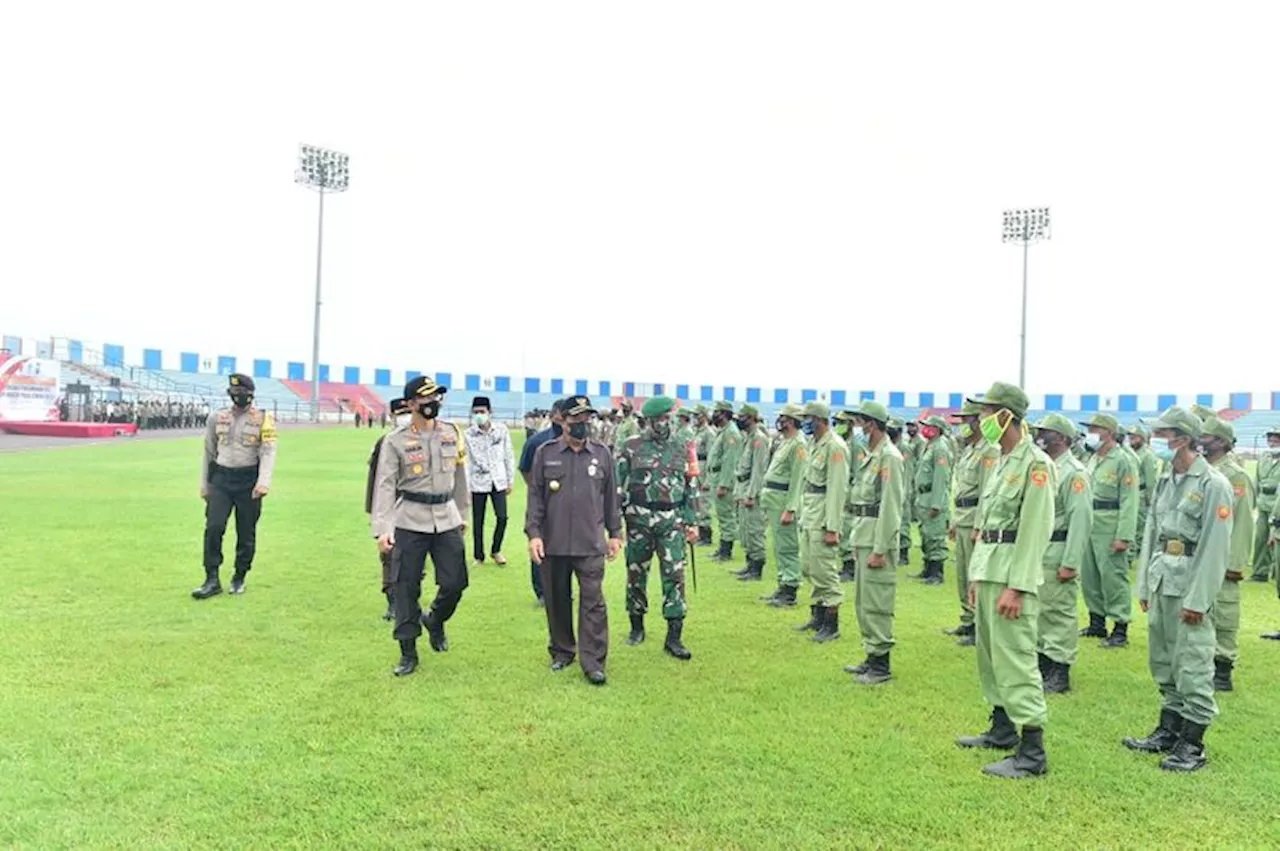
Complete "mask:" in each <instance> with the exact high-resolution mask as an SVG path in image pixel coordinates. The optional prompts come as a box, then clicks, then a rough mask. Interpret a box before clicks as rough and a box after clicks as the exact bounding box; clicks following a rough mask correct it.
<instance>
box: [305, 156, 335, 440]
mask: <svg viewBox="0 0 1280 851" xmlns="http://www.w3.org/2000/svg"><path fill="white" fill-rule="evenodd" d="M347 180H348V172H347V155H346V154H341V153H338V152H337V151H330V150H327V149H325V148H317V147H315V146H314V145H299V146H298V168H297V170H296V171H294V173H293V182H294V183H298V184H301V185H302V186H305V187H307V188H308V189H314V190H316V192H318V193H319V195H320V221H319V224H318V226H317V229H316V315H315V326H314V328H313V329H312V338H311V421H312V422H320V268H321V259H322V258H323V256H324V194H325V193H326V192H346V191H347Z"/></svg>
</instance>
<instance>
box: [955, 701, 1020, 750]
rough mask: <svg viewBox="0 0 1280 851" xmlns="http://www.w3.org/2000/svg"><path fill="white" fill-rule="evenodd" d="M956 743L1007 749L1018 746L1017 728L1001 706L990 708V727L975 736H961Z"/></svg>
mask: <svg viewBox="0 0 1280 851" xmlns="http://www.w3.org/2000/svg"><path fill="white" fill-rule="evenodd" d="M956 744H957V745H959V746H960V747H962V748H991V749H992V750H998V751H1008V750H1013V749H1014V748H1016V747H1017V746H1018V728H1016V727H1014V726H1013V722H1012V721H1010V720H1009V714H1008V713H1007V712H1005V711H1004V707H1003V706H997V707H995V708H994V709H992V710H991V728H990V729H988V730H987V731H986V732H985V733H979V734H978V735H976V736H961V737H960V738H958V739H956Z"/></svg>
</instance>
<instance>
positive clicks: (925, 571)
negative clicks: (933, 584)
mask: <svg viewBox="0 0 1280 851" xmlns="http://www.w3.org/2000/svg"><path fill="white" fill-rule="evenodd" d="M903 564H906V562H903ZM932 569H933V562H931V561H925V562H922V565H921V567H920V572H919V573H912V574H910V575H908V576H907V578H908V579H919V580H921V581H923V580H925V579H928V578H929V574H930V572H931V571H932Z"/></svg>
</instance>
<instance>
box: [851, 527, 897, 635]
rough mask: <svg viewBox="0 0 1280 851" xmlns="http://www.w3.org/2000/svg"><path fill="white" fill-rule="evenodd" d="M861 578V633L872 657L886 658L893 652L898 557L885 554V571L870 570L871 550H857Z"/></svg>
mask: <svg viewBox="0 0 1280 851" xmlns="http://www.w3.org/2000/svg"><path fill="white" fill-rule="evenodd" d="M853 554H854V558H856V559H857V562H858V575H857V579H856V580H855V585H854V589H855V590H854V608H855V609H857V612H858V629H859V630H860V631H861V632H862V646H863V647H864V648H866V651H867V655H868V656H883V655H885V654H886V653H888V652H889V651H890V650H892V649H893V645H894V643H895V642H894V640H893V615H894V607H895V606H896V605H897V592H898V571H897V570H895V569H894V568H895V566H896V564H897V561H898V554H897V553H885V554H884V567H877V568H871V567H867V558H868V557H870V555H871V547H855V548H854V551H853Z"/></svg>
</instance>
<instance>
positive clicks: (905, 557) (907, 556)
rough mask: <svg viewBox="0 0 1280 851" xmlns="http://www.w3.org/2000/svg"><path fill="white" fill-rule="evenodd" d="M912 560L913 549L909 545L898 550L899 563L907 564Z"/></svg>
mask: <svg viewBox="0 0 1280 851" xmlns="http://www.w3.org/2000/svg"><path fill="white" fill-rule="evenodd" d="M910 560H911V549H910V548H909V547H903V548H902V549H900V550H898V564H906V563H907V562H908V561H910Z"/></svg>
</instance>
